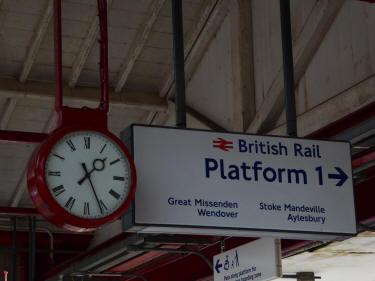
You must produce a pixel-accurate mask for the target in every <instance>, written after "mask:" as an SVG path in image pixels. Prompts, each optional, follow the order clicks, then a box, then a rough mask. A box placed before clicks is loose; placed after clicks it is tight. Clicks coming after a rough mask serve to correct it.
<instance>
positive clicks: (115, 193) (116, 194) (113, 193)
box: [109, 189, 120, 200]
mask: <svg viewBox="0 0 375 281" xmlns="http://www.w3.org/2000/svg"><path fill="white" fill-rule="evenodd" d="M109 194H111V195H112V196H113V197H115V198H116V199H117V200H118V199H119V198H120V194H118V193H117V192H116V191H114V190H113V189H111V190H110V191H109Z"/></svg>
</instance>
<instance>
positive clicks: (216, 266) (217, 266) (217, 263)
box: [215, 259, 223, 273]
mask: <svg viewBox="0 0 375 281" xmlns="http://www.w3.org/2000/svg"><path fill="white" fill-rule="evenodd" d="M219 262H220V259H218V260H217V261H216V265H215V270H216V271H217V273H220V270H219V268H220V267H223V264H222V263H219Z"/></svg>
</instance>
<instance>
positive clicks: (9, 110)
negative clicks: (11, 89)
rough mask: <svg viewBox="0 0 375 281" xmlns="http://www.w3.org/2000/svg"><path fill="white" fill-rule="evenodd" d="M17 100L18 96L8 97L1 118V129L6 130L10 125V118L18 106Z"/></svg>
mask: <svg viewBox="0 0 375 281" xmlns="http://www.w3.org/2000/svg"><path fill="white" fill-rule="evenodd" d="M17 101H18V99H17V98H8V99H7V100H6V102H5V105H4V111H3V114H2V115H1V118H0V130H6V128H7V127H8V123H9V120H10V118H11V117H12V114H13V112H14V109H15V108H16V105H17Z"/></svg>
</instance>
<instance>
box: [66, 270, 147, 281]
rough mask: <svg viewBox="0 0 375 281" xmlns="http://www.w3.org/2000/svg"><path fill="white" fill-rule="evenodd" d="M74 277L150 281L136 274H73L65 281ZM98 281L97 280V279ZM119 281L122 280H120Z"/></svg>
mask: <svg viewBox="0 0 375 281" xmlns="http://www.w3.org/2000/svg"><path fill="white" fill-rule="evenodd" d="M72 277H73V278H74V277H82V278H83V277H88V278H89V279H88V280H91V278H92V277H133V278H139V279H142V280H143V281H148V279H147V278H146V277H144V276H143V275H141V274H135V273H85V272H77V273H75V274H71V276H69V277H64V278H63V280H69V281H70V280H72ZM95 280H97V279H95ZM119 280H122V278H121V279H119Z"/></svg>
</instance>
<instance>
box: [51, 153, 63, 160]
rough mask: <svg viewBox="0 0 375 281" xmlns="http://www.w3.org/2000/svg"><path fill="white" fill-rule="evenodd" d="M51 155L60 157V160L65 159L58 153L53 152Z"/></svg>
mask: <svg viewBox="0 0 375 281" xmlns="http://www.w3.org/2000/svg"><path fill="white" fill-rule="evenodd" d="M53 156H55V157H57V158H60V159H61V160H65V158H64V157H62V156H60V155H58V154H56V153H54V154H53Z"/></svg>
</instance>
